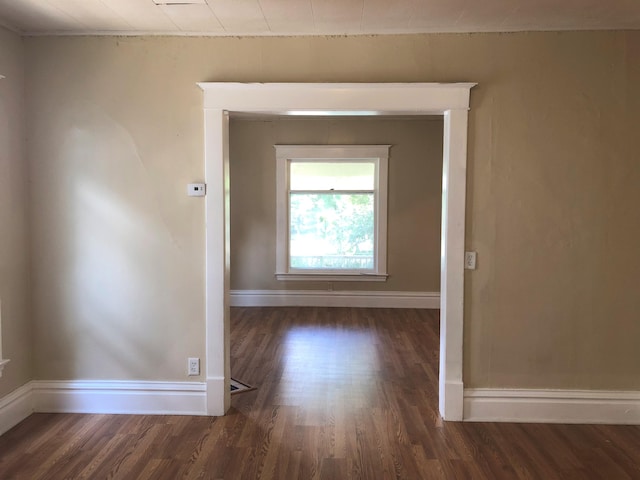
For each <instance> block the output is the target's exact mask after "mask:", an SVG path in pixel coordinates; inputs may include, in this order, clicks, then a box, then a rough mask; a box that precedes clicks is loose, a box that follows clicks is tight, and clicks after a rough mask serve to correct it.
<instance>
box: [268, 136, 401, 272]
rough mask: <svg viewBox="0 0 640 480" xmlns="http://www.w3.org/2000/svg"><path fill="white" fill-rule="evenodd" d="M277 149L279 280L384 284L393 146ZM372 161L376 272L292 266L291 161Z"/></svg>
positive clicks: (288, 146) (278, 147)
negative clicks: (290, 216)
mask: <svg viewBox="0 0 640 480" xmlns="http://www.w3.org/2000/svg"><path fill="white" fill-rule="evenodd" d="M274 147H275V149H276V195H277V200H276V274H275V276H276V278H277V279H278V280H324V281H331V282H333V281H360V282H384V281H386V280H387V277H388V275H387V184H388V182H387V177H388V172H389V149H390V148H391V145H274ZM296 160H298V161H313V160H316V161H340V160H344V161H345V162H348V161H358V160H360V161H362V160H367V161H372V162H373V163H374V164H375V166H376V175H375V185H374V215H375V229H374V235H375V238H374V268H373V269H371V270H346V271H342V270H320V269H319V270H306V269H305V270H303V269H292V268H291V267H290V265H289V258H290V257H289V165H290V163H291V161H296Z"/></svg>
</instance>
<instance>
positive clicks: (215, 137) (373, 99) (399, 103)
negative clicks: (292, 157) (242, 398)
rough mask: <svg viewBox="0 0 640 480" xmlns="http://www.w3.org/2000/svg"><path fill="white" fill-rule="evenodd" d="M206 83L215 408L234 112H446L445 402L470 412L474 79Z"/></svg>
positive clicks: (444, 408) (223, 394)
mask: <svg viewBox="0 0 640 480" xmlns="http://www.w3.org/2000/svg"><path fill="white" fill-rule="evenodd" d="M198 85H199V86H200V88H202V90H203V91H204V113H205V122H204V123H205V124H204V128H205V132H204V133H205V180H206V182H207V197H206V266H205V269H206V272H205V273H206V355H207V358H206V363H205V365H206V388H207V414H208V415H214V416H219V415H224V413H225V412H226V411H227V409H228V408H229V404H230V395H229V377H230V369H229V288H230V285H229V252H230V241H229V114H235V113H248V114H272V115H312V116H322V115H327V116H331V115H362V116H373V115H443V117H444V138H443V177H442V242H441V284H440V291H441V293H440V299H441V300H440V385H439V399H440V400H439V408H440V414H441V415H442V417H443V418H444V419H445V420H450V421H460V420H463V380H462V353H463V352H462V340H463V336H462V335H463V319H464V238H465V237H464V236H465V201H466V166H467V122H468V110H469V97H470V91H471V88H473V87H474V86H475V85H476V84H475V83H447V84H443V83H265V84H258V83H256V84H243V83H217V82H207V83H199V84H198Z"/></svg>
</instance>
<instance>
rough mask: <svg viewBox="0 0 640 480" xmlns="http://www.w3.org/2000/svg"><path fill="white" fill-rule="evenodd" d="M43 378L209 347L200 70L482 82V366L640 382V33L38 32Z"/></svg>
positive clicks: (130, 365) (478, 93)
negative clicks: (199, 187) (200, 188)
mask: <svg viewBox="0 0 640 480" xmlns="http://www.w3.org/2000/svg"><path fill="white" fill-rule="evenodd" d="M26 44H27V64H28V69H27V74H28V83H27V91H28V94H29V99H28V102H27V113H28V126H29V133H30V135H29V158H30V161H31V168H32V170H31V175H32V176H31V180H32V185H33V190H32V195H31V201H32V203H33V207H32V209H33V215H32V217H31V218H32V225H33V230H34V231H33V235H34V237H33V238H34V242H33V245H34V250H33V272H34V276H35V287H36V289H35V292H34V305H35V327H36V331H37V335H36V347H37V352H38V353H37V375H38V377H39V378H60V379H62V378H141V379H152V378H153V379H155V378H167V379H184V363H185V358H186V357H187V355H203V341H202V339H203V336H204V330H203V329H204V320H203V304H204V297H203V295H204V294H203V291H204V287H203V285H204V278H203V273H202V271H203V259H204V243H203V235H204V220H203V209H202V207H203V205H202V202H201V200H198V199H189V198H186V197H185V195H184V188H185V184H186V183H187V182H188V181H192V180H197V179H201V178H202V177H203V168H204V166H203V151H202V150H203V149H202V144H203V135H202V125H203V122H202V112H201V99H202V95H201V92H200V91H199V90H198V88H197V87H196V86H195V82H197V81H241V82H243V81H245V82H274V81H288V82H324V81H338V82H390V81H394V82H413V81H435V82H452V81H475V82H479V86H478V87H476V88H475V89H474V90H473V92H472V97H471V113H470V124H469V134H470V143H469V172H468V180H469V182H468V185H469V187H468V209H467V211H468V217H467V227H468V234H467V239H466V243H467V247H468V248H469V249H474V250H477V251H478V270H477V271H474V272H468V273H467V280H466V287H467V291H466V292H467V293H466V299H465V346H464V355H465V373H464V376H465V381H466V385H467V386H473V387H480V386H483V387H522V388H524V387H531V388H538V387H548V388H603V389H640V349H638V348H637V344H638V339H639V338H640V321H638V312H639V311H640V296H638V295H637V294H636V291H637V275H638V274H637V272H638V271H640V257H639V256H638V255H636V254H635V250H636V247H637V245H638V244H640V221H639V220H640V218H639V216H640V215H639V214H638V209H637V205H640V189H639V188H637V186H638V185H639V184H640V162H638V152H639V151H640V135H638V134H637V125H638V124H640V118H639V116H640V95H638V93H637V86H638V85H639V84H640V62H638V61H637V59H638V58H640V32H617V33H611V32H569V33H520V34H473V35H424V36H423V35H409V36H388V37H368V36H363V37H352V38H348V37H327V38H227V39H215V38H210V39H204V38H171V39H167V38H147V39H138V38H32V39H28V40H27V41H26Z"/></svg>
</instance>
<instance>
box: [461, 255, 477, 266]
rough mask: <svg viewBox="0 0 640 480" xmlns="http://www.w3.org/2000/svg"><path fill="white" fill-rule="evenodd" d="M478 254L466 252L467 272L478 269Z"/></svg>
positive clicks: (465, 264)
mask: <svg viewBox="0 0 640 480" xmlns="http://www.w3.org/2000/svg"><path fill="white" fill-rule="evenodd" d="M477 255H478V254H477V252H464V268H465V269H466V270H475V269H476V257H477Z"/></svg>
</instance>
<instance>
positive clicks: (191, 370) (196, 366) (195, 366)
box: [187, 358, 200, 377]
mask: <svg viewBox="0 0 640 480" xmlns="http://www.w3.org/2000/svg"><path fill="white" fill-rule="evenodd" d="M187 373H188V374H189V376H190V377H193V376H196V375H200V359H199V358H189V362H188V364H187Z"/></svg>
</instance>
